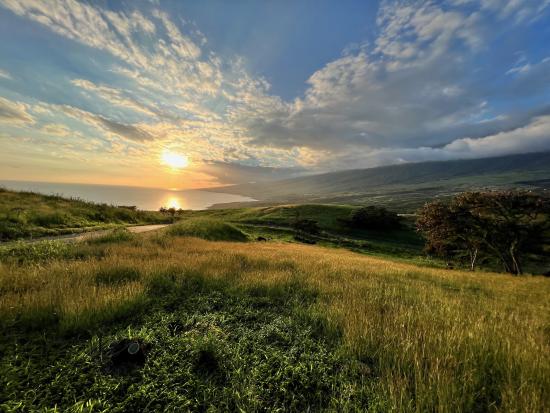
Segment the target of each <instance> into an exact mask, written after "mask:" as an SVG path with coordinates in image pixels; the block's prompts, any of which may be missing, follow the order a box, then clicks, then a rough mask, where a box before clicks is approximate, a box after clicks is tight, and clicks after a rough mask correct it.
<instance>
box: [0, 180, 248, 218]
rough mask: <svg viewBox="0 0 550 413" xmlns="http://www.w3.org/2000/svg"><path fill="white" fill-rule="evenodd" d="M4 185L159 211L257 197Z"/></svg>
mask: <svg viewBox="0 0 550 413" xmlns="http://www.w3.org/2000/svg"><path fill="white" fill-rule="evenodd" d="M0 187H3V188H6V189H11V190H15V191H32V192H38V193H41V194H45V195H60V196H63V197H67V198H78V199H82V200H84V201H90V202H95V203H99V204H109V205H117V206H121V205H123V206H135V207H137V208H138V209H141V210H145V211H156V210H158V209H159V208H161V207H166V208H176V209H180V208H181V209H192V210H200V209H207V208H209V207H211V206H212V205H215V204H222V203H228V202H250V201H255V199H253V198H249V197H245V196H240V195H234V194H226V193H223V192H210V191H208V190H205V189H184V190H172V189H162V188H142V187H135V186H123V185H97V184H78V183H61V182H33V181H13V180H0Z"/></svg>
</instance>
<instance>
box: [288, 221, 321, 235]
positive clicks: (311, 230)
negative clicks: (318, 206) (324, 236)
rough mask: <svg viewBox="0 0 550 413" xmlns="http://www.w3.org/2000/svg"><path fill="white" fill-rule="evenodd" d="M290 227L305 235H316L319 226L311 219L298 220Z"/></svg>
mask: <svg viewBox="0 0 550 413" xmlns="http://www.w3.org/2000/svg"><path fill="white" fill-rule="evenodd" d="M292 227H293V228H294V229H295V230H296V231H299V232H305V233H306V234H318V233H319V224H317V221H314V220H312V219H298V220H296V221H295V222H294V224H293V225H292Z"/></svg>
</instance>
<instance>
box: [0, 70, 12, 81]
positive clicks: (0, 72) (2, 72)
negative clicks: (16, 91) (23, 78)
mask: <svg viewBox="0 0 550 413" xmlns="http://www.w3.org/2000/svg"><path fill="white" fill-rule="evenodd" d="M0 78H4V79H8V80H12V79H13V78H12V77H11V75H10V74H9V72H7V71H5V70H2V69H0Z"/></svg>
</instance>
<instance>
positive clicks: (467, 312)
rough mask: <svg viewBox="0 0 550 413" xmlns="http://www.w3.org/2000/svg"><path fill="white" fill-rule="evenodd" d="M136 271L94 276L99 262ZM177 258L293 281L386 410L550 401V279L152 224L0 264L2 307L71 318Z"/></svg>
mask: <svg viewBox="0 0 550 413" xmlns="http://www.w3.org/2000/svg"><path fill="white" fill-rule="evenodd" d="M113 267H133V268H137V269H138V270H139V271H140V274H141V276H140V279H139V280H137V281H131V282H126V283H120V284H114V285H98V284H97V282H95V278H94V277H95V275H96V274H97V273H98V271H100V269H101V268H113ZM169 269H172V270H174V269H177V271H178V272H180V273H181V274H185V273H187V272H194V273H200V274H202V275H203V276H205V277H211V278H221V279H226V280H230V281H231V282H232V283H234V284H235V285H236V286H250V285H277V284H281V283H284V282H289V281H296V282H300V283H304V284H305V285H307V286H309V287H311V288H313V289H315V290H317V291H319V293H320V299H319V300H318V302H317V304H316V307H317V308H316V310H318V311H320V312H322V313H323V314H325V316H326V317H327V318H328V320H329V322H330V323H331V324H332V325H333V326H334V327H336V328H339V329H341V331H342V333H343V346H344V349H345V351H349V353H350V355H352V356H353V357H356V358H357V359H358V360H359V361H360V362H361V363H363V365H364V370H365V382H364V383H365V386H368V387H370V388H371V389H370V391H371V394H372V395H373V397H376V398H378V400H377V403H378V404H379V405H381V406H385V408H387V410H388V411H419V412H420V411H438V412H459V411H472V410H479V411H487V410H489V411H492V410H494V411H509V412H513V411H518V412H519V411H521V412H539V411H540V412H541V411H549V410H550V392H549V391H548V389H549V388H550V299H549V298H550V280H548V279H545V278H542V277H521V278H520V277H512V276H508V275H502V274H494V273H483V272H476V273H470V272H463V271H452V270H440V269H430V268H421V267H417V266H414V265H410V264H405V263H401V262H392V261H389V260H385V259H379V258H372V257H367V256H363V255H359V254H355V253H352V252H348V251H344V250H335V249H325V248H319V247H314V246H304V245H296V244H277V243H249V244H243V243H224V242H208V241H204V240H199V239H194V238H173V239H170V240H169V241H168V242H167V241H166V240H164V242H159V238H158V237H157V236H156V235H151V234H149V235H146V236H143V237H140V238H139V239H138V240H136V241H133V242H131V243H125V244H120V245H113V246H109V247H108V248H107V250H106V255H105V256H104V257H103V258H101V259H97V258H89V259H87V260H84V261H56V262H52V263H47V264H44V265H42V266H24V267H15V266H7V265H4V266H1V267H0V315H1V318H2V319H4V320H9V319H13V318H14V317H21V318H24V317H25V315H26V316H27V317H30V318H32V315H33V314H41V313H44V312H48V313H51V314H54V315H55V316H56V317H58V318H59V320H60V322H61V324H62V325H65V326H66V327H67V328H70V327H71V326H72V325H77V324H78V323H81V322H83V320H88V319H97V318H98V317H99V318H101V317H102V314H104V312H105V310H109V311H114V310H116V308H117V306H121V305H124V303H131V302H132V301H135V300H140V299H141V298H142V296H143V294H144V290H145V288H146V285H147V282H148V280H150V279H151V278H152V277H154V276H155V275H156V274H159V273H161V272H162V271H166V270H169Z"/></svg>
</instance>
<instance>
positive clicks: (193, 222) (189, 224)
mask: <svg viewBox="0 0 550 413" xmlns="http://www.w3.org/2000/svg"><path fill="white" fill-rule="evenodd" d="M166 233H167V234H169V235H172V236H183V237H197V238H204V239H207V240H210V241H236V242H244V241H247V240H248V237H247V236H246V234H245V233H244V232H242V231H241V230H240V229H238V228H237V227H236V226H234V225H232V224H229V223H227V222H224V221H221V220H218V219H211V218H193V219H189V220H186V221H183V222H180V223H177V224H174V225H172V226H170V227H169V228H168V230H167V232H166Z"/></svg>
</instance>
